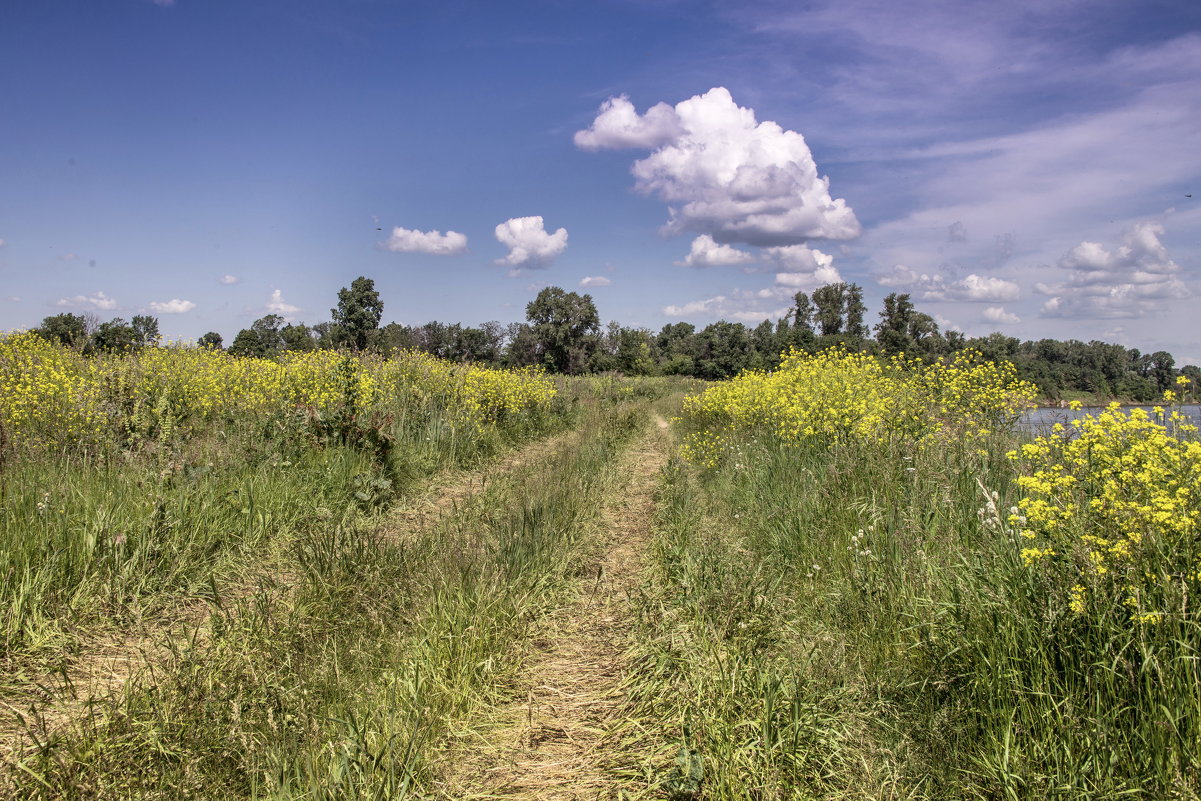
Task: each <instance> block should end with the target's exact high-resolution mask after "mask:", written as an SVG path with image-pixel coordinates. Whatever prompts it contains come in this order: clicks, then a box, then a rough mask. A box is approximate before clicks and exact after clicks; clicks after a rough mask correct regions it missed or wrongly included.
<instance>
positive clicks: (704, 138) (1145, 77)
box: [0, 0, 1201, 363]
mask: <svg viewBox="0 0 1201 801" xmlns="http://www.w3.org/2000/svg"><path fill="white" fill-rule="evenodd" d="M0 76H2V77H0V240H2V241H3V244H0V330H6V329H15V328H22V327H28V326H33V325H36V324H37V323H38V322H39V321H40V320H41V319H42V318H43V317H45V316H47V315H49V314H55V313H58V312H60V311H76V312H88V313H93V314H96V315H98V316H100V317H101V318H103V319H107V318H109V317H113V316H124V317H129V316H132V315H133V314H138V313H152V314H156V315H157V316H158V317H159V319H160V323H161V328H162V330H163V333H164V334H166V335H167V336H169V337H172V338H195V337H198V336H199V335H200V334H203V333H204V332H206V331H209V330H216V331H218V332H220V333H221V334H223V335H224V336H225V337H226V339H227V340H229V339H231V338H232V336H233V335H234V334H235V333H236V331H237V330H238V329H239V328H242V327H245V326H247V325H248V324H249V323H250V322H251V321H252V320H254V319H255V318H257V317H260V316H262V315H263V314H266V313H268V312H269V311H277V312H280V313H282V314H284V315H285V316H287V317H289V318H292V319H297V320H304V321H306V322H310V323H312V322H318V321H320V320H324V319H328V317H329V310H330V307H331V306H332V305H333V304H334V302H335V294H336V292H337V290H338V288H339V287H342V286H346V285H348V284H349V283H350V281H352V280H353V279H354V278H355V277H356V276H359V275H367V276H369V277H371V278H373V279H375V282H376V285H377V288H378V289H379V290H380V292H381V295H382V297H383V300H384V303H385V319H386V320H397V321H399V322H404V323H420V322H424V321H426V320H431V319H439V320H444V321H461V322H465V323H479V322H483V321H485V320H494V319H495V320H500V321H502V322H508V321H512V320H517V319H522V318H523V316H524V305H525V303H527V302H528V301H529V300H530V299H531V298H532V297H533V295H534V294H535V293H536V292H537V290H538V289H539V288H541V287H543V286H547V285H557V286H562V287H565V288H567V289H573V290H581V289H582V290H584V291H588V292H590V293H591V294H592V295H593V297H594V299H595V300H596V303H597V306H598V307H599V309H600V312H601V315H602V317H603V318H604V319H606V320H608V319H615V320H618V321H620V322H622V323H624V324H633V325H640V326H646V327H650V328H653V329H657V328H659V327H660V326H662V325H663V324H664V323H667V322H673V321H676V320H688V321H691V322H694V323H696V324H698V325H704V324H707V323H708V322H711V321H713V320H715V319H718V318H722V317H724V318H726V319H735V320H742V321H745V322H749V323H752V324H753V323H756V322H758V321H759V320H762V319H763V318H764V317H772V318H774V317H775V316H777V315H778V314H780V313H781V312H782V310H783V309H785V308H786V307H787V306H788V305H789V296H790V295H791V294H792V293H795V292H796V291H797V290H798V289H804V290H811V289H813V288H814V287H816V286H818V285H820V284H821V283H824V282H826V281H827V280H846V281H855V282H858V283H859V284H861V285H862V286H863V287H864V288H865V291H866V295H867V298H868V300H869V303H870V305H871V306H872V308H873V314H874V311H875V310H876V309H878V307H879V302H880V299H881V298H882V297H883V296H884V295H885V294H887V293H888V292H892V291H901V292H909V293H910V294H911V295H912V296H913V297H914V299H915V302H916V303H917V305H918V307H919V308H921V309H923V310H925V311H927V312H929V313H931V314H933V315H935V316H936V318H937V319H939V320H940V321H941V322H942V323H943V324H944V326H953V327H956V328H959V329H961V330H963V331H965V332H967V333H968V334H973V335H974V334H983V333H987V332H989V331H994V330H999V331H1003V332H1005V333H1007V334H1010V335H1013V336H1018V337H1022V338H1037V337H1042V336H1052V337H1058V338H1080V339H1084V340H1090V339H1103V340H1107V341H1116V342H1122V343H1123V344H1126V345H1128V346H1132V347H1139V348H1141V349H1143V350H1148V351H1149V350H1158V349H1167V350H1170V351H1172V352H1173V353H1174V354H1175V355H1176V356H1177V358H1178V359H1179V360H1181V361H1188V362H1193V363H1201V341H1199V340H1201V338H1199V337H1198V335H1197V330H1198V327H1197V325H1196V324H1195V321H1194V319H1193V318H1194V316H1195V315H1194V313H1193V311H1192V310H1193V308H1194V307H1195V305H1196V303H1197V298H1198V294H1199V293H1201V280H1199V279H1201V275H1199V269H1198V268H1199V261H1198V260H1199V258H1201V4H1198V3H1195V2H1185V1H1184V0H1179V1H1177V2H1156V1H1155V0H1138V2H1134V1H1131V2H1105V1H1093V0H1090V1H1088V2H1085V1H1084V0H1064V1H1063V2H1055V3H1047V2H1045V0H1040V1H1039V2H1009V3H996V2H963V1H962V0H946V1H945V2H935V1H933V0H932V1H930V2H895V0H893V1H892V2H889V1H888V0H879V1H876V0H831V2H813V3H802V2H741V3H723V2H686V1H685V0H679V1H678V2H677V1H673V0H642V1H641V2H633V1H632V0H631V1H629V2H618V1H616V0H600V1H599V2H566V1H565V0H559V1H556V2H552V1H549V0H548V2H507V3H495V2H477V3H464V2H440V3H413V2H392V1H389V0H339V2H332V0H331V1H330V2H319V1H316V0H313V1H310V2H300V1H299V0H174V2H171V1H170V0H87V1H86V2H84V1H82V0H40V1H39V2H34V1H33V0H18V1H17V2H9V3H5V4H4V6H3V8H2V9H0ZM1189 195H1192V196H1193V197H1188V196H1189ZM538 218H541V219H538Z"/></svg>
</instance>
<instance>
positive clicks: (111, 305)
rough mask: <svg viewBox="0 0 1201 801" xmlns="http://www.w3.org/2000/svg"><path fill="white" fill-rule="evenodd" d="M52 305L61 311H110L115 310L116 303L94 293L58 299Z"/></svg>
mask: <svg viewBox="0 0 1201 801" xmlns="http://www.w3.org/2000/svg"><path fill="white" fill-rule="evenodd" d="M54 305H55V306H58V307H59V308H62V309H96V310H98V311H112V310H113V309H115V308H117V301H116V300H114V299H113V298H110V297H109V296H108V295H106V294H104V293H103V292H96V293H95V294H92V295H74V296H72V297H69V298H60V299H59V300H58V302H56V303H55V304H54Z"/></svg>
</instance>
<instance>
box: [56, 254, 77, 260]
mask: <svg viewBox="0 0 1201 801" xmlns="http://www.w3.org/2000/svg"><path fill="white" fill-rule="evenodd" d="M58 258H59V259H60V260H61V261H75V260H76V259H78V258H79V256H78V255H76V254H75V253H64V254H63V255H61V256H59V257H58Z"/></svg>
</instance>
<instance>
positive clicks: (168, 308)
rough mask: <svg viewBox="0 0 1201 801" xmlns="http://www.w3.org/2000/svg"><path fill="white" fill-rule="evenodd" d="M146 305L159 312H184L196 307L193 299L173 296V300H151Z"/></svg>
mask: <svg viewBox="0 0 1201 801" xmlns="http://www.w3.org/2000/svg"><path fill="white" fill-rule="evenodd" d="M146 305H147V306H148V307H149V308H150V310H151V311H153V312H158V313H159V314H183V313H185V312H190V311H191V310H192V309H194V308H196V304H195V303H193V302H192V301H190V300H180V299H179V298H172V299H171V300H167V301H161V302H160V301H151V302H150V303H148V304H146Z"/></svg>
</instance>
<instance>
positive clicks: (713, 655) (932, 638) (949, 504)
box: [631, 438, 1201, 799]
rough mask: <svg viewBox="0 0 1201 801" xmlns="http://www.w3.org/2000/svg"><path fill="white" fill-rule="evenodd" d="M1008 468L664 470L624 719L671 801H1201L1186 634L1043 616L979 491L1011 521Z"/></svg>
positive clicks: (796, 456) (900, 455) (1008, 539)
mask: <svg viewBox="0 0 1201 801" xmlns="http://www.w3.org/2000/svg"><path fill="white" fill-rule="evenodd" d="M1007 449H1008V442H1006V441H1005V440H1004V438H999V439H997V440H996V441H993V442H989V443H986V444H985V447H984V448H983V449H982V450H983V453H981V452H980V451H979V450H978V449H977V446H975V445H971V446H968V445H956V444H950V445H945V446H943V447H940V448H934V449H930V448H927V449H913V450H911V451H895V452H890V451H889V450H888V449H869V448H851V447H848V448H844V449H841V450H835V451H825V450H813V451H806V450H805V449H803V448H800V449H798V448H783V447H780V446H778V445H774V444H771V443H767V442H762V441H755V440H747V441H746V442H745V443H743V445H742V451H741V453H738V454H736V455H734V456H732V457H730V458H729V459H728V460H727V461H726V462H725V463H724V464H723V465H722V466H721V467H720V468H718V469H716V470H713V471H707V472H699V471H697V470H694V469H692V468H690V467H688V466H686V465H682V464H679V463H677V464H676V465H674V467H673V469H672V470H671V472H670V474H669V476H668V479H667V482H666V484H665V487H664V490H663V495H662V503H661V508H660V519H659V527H658V531H659V534H658V541H657V547H656V551H655V560H654V570H655V573H654V579H653V580H652V581H651V582H649V583H648V585H647V588H646V591H645V595H644V598H643V600H642V615H641V618H642V628H641V637H640V644H639V647H638V650H639V655H638V656H639V665H640V668H639V670H638V672H637V674H636V675H635V677H634V679H633V685H632V686H633V705H632V708H631V712H632V714H634V715H636V716H637V717H638V718H639V719H640V720H641V721H642V724H643V726H644V727H645V729H646V731H647V732H648V734H647V736H646V741H645V743H644V749H645V750H646V752H647V753H648V755H650V756H648V759H647V766H646V767H645V768H644V769H647V770H650V771H651V772H652V773H653V775H655V776H657V779H656V782H657V784H658V787H659V788H660V792H663V793H668V794H670V793H675V794H676V795H677V796H678V797H698V798H704V799H735V798H797V799H802V798H931V799H934V798H938V799H958V798H1012V799H1021V798H1064V799H1067V798H1073V799H1075V798H1118V797H1121V798H1143V799H1160V798H1196V797H1198V792H1199V788H1201V780H1199V778H1198V773H1197V771H1198V765H1201V746H1198V743H1199V742H1201V730H1199V726H1201V694H1199V693H1198V691H1197V688H1198V687H1199V686H1201V671H1199V667H1198V665H1199V663H1198V660H1197V656H1198V653H1197V647H1198V644H1199V643H1201V632H1199V631H1198V629H1197V625H1196V622H1195V618H1194V619H1186V620H1184V621H1176V622H1173V623H1171V625H1166V624H1165V625H1161V626H1156V627H1147V626H1141V627H1139V626H1134V625H1132V624H1131V623H1130V622H1129V620H1128V618H1121V619H1118V618H1113V619H1108V620H1103V621H1092V622H1089V621H1086V620H1081V619H1073V618H1070V617H1068V616H1065V615H1061V614H1052V613H1049V612H1048V609H1049V608H1050V607H1048V604H1047V598H1046V593H1047V591H1048V588H1047V587H1045V586H1043V585H1042V584H1041V583H1040V580H1039V578H1038V575H1037V573H1036V572H1034V571H1030V570H1029V569H1026V568H1025V567H1024V566H1023V565H1022V562H1021V559H1020V558H1019V556H1018V553H1019V550H1020V547H1021V546H1020V544H1019V543H1018V542H1016V541H1014V538H1013V537H1012V535H1008V534H1004V533H1002V532H998V531H992V530H990V529H989V528H988V527H987V526H985V525H984V524H983V523H982V520H981V517H980V515H979V512H980V509H981V507H983V506H984V505H985V497H984V494H983V492H982V490H981V486H980V485H981V484H983V485H984V487H987V488H988V489H989V490H995V491H997V492H998V493H999V500H1000V505H1001V508H1002V509H1005V508H1007V507H1008V505H1009V498H1010V497H1011V496H1012V492H1013V488H1012V487H1011V482H1012V477H1013V476H1012V468H1011V467H1010V466H1009V464H1008V463H1007V462H1006V460H1005V459H1004V457H1003V456H1002V454H1003V453H1004V452H1005V451H1006V450H1007ZM1060 606H1062V604H1060ZM677 754H682V755H687V756H688V759H687V760H685V762H687V763H688V764H689V766H690V767H689V768H688V769H685V768H682V767H681V765H680V764H679V763H673V762H671V761H669V759H668V757H670V756H674V755H677ZM698 766H699V771H698ZM689 771H691V773H692V774H693V775H692V776H691V777H690V776H689V775H688V774H689ZM698 772H699V777H698Z"/></svg>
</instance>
